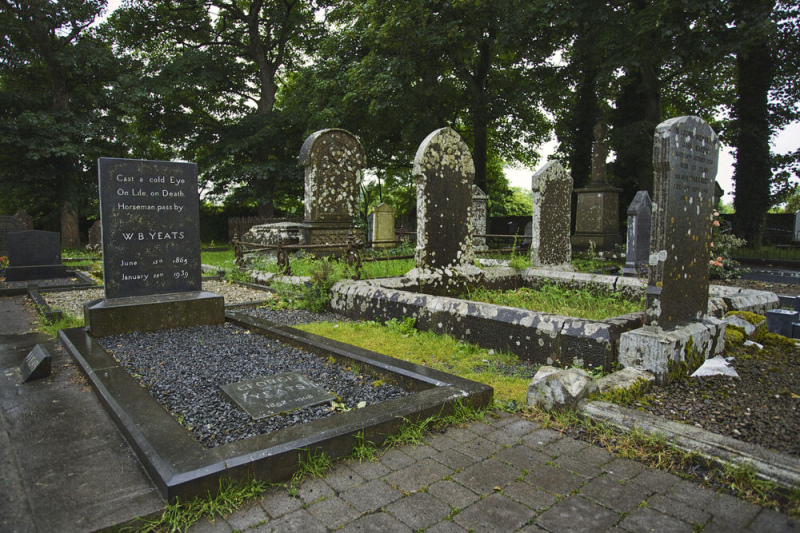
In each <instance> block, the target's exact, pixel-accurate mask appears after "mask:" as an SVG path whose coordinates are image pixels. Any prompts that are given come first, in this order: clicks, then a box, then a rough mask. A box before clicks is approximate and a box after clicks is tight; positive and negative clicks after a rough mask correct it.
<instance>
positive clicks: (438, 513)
mask: <svg viewBox="0 0 800 533" xmlns="http://www.w3.org/2000/svg"><path fill="white" fill-rule="evenodd" d="M386 511H387V512H388V513H389V514H391V515H392V516H394V517H395V518H397V519H398V520H400V521H401V522H403V523H404V524H406V525H407V526H409V527H410V528H411V529H413V530H415V531H416V530H419V529H423V528H427V527H430V526H432V525H433V524H436V523H437V522H441V521H442V520H444V519H445V518H447V517H448V516H449V515H450V506H449V505H448V504H446V503H445V502H443V501H442V500H439V499H437V498H436V497H434V496H433V495H431V494H428V493H425V492H417V493H415V494H412V495H411V496H407V497H405V498H400V499H399V500H397V501H395V502H394V503H391V504H389V505H388V506H387V507H386Z"/></svg>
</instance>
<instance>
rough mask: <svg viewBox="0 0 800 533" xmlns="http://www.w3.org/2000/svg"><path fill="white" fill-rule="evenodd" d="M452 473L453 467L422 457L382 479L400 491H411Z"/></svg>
mask: <svg viewBox="0 0 800 533" xmlns="http://www.w3.org/2000/svg"><path fill="white" fill-rule="evenodd" d="M452 473H453V469H452V468H450V467H448V466H445V465H443V464H442V463H439V462H437V461H434V460H433V459H423V460H422V461H420V462H418V463H414V464H412V465H411V466H408V467H406V468H404V469H402V470H398V471H396V472H392V473H391V474H389V475H388V476H386V477H385V478H383V479H384V480H385V481H386V482H387V483H388V484H390V485H393V486H395V487H397V488H398V489H400V490H402V491H407V492H411V491H414V490H420V489H421V488H423V487H427V486H428V485H430V484H431V483H435V482H436V481H439V480H440V479H442V478H443V477H445V476H449V475H450V474H452Z"/></svg>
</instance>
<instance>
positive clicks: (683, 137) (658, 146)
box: [645, 116, 719, 329]
mask: <svg viewBox="0 0 800 533" xmlns="http://www.w3.org/2000/svg"><path fill="white" fill-rule="evenodd" d="M718 157H719V140H718V139H717V135H716V133H714V130H712V129H711V127H710V126H709V125H708V124H706V123H705V121H703V119H701V118H699V117H694V116H687V117H677V118H673V119H670V120H667V121H665V122H662V123H661V124H659V125H658V127H657V128H656V131H655V135H654V142H653V167H654V169H655V176H654V180H653V190H654V197H653V223H652V236H651V241H650V259H649V264H650V275H649V280H648V286H647V303H646V307H645V324H646V325H648V326H658V327H660V328H663V329H672V328H674V327H677V326H680V325H683V324H687V323H690V322H696V321H699V320H701V319H702V317H703V316H704V315H705V313H706V310H707V308H708V286H709V282H708V258H709V249H710V246H709V243H710V242H711V227H712V219H713V207H714V179H715V177H716V175H717V160H718Z"/></svg>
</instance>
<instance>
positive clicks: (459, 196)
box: [408, 128, 480, 294]
mask: <svg viewBox="0 0 800 533" xmlns="http://www.w3.org/2000/svg"><path fill="white" fill-rule="evenodd" d="M413 174H414V176H415V178H416V182H417V247H416V250H415V252H414V264H415V266H416V268H415V269H414V270H412V271H411V272H409V273H408V276H409V277H411V278H414V279H417V280H418V281H419V285H420V290H421V291H423V292H427V293H431V294H450V293H452V292H457V291H460V290H462V289H463V288H464V284H465V283H466V281H467V279H469V278H470V277H471V276H476V275H479V274H480V269H478V268H477V267H475V266H474V264H473V261H474V253H473V248H472V235H471V233H470V226H471V223H470V219H471V216H472V214H471V211H472V181H473V179H474V177H475V165H474V163H473V162H472V155H471V154H470V152H469V148H468V147H467V145H466V143H465V142H464V141H463V140H462V139H461V137H460V136H459V135H458V133H456V132H455V131H454V130H452V129H451V128H442V129H439V130H436V131H434V132H433V133H431V134H430V135H428V137H426V138H425V140H424V141H422V144H420V146H419V149H418V150H417V154H416V157H415V158H414V167H413Z"/></svg>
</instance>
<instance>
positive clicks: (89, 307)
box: [83, 291, 225, 337]
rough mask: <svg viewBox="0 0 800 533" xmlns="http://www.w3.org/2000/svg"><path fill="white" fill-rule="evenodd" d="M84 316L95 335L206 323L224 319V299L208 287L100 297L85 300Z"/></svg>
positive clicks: (93, 335) (88, 327)
mask: <svg viewBox="0 0 800 533" xmlns="http://www.w3.org/2000/svg"><path fill="white" fill-rule="evenodd" d="M83 318H84V322H85V323H86V329H87V331H88V332H89V335H91V336H92V337H104V336H106V335H118V334H121V333H130V332H133V331H157V330H160V329H170V328H186V327H192V326H206V325H212V324H222V323H223V322H225V302H224V299H223V297H222V296H221V295H219V294H214V293H213V292H207V291H190V292H182V293H173V294H158V295H151V296H129V297H125V298H112V299H107V300H103V299H100V300H93V301H91V302H87V303H85V304H84V306H83Z"/></svg>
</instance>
